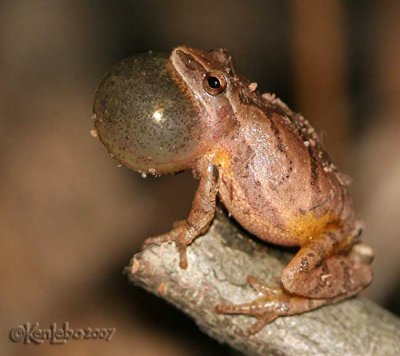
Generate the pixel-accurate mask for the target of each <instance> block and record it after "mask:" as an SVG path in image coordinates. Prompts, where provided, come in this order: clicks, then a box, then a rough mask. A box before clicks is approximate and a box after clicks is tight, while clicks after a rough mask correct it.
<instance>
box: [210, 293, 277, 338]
mask: <svg viewBox="0 0 400 356" xmlns="http://www.w3.org/2000/svg"><path fill="white" fill-rule="evenodd" d="M274 304H276V303H275V302H268V301H266V302H262V301H258V300H256V301H254V302H251V303H245V304H239V305H234V304H219V305H217V306H216V312H217V313H218V314H244V315H250V316H253V317H255V318H256V319H257V321H256V322H255V323H254V324H253V325H252V326H251V327H250V328H249V329H248V330H247V334H248V335H253V334H255V333H257V332H258V331H260V330H261V329H262V328H263V327H264V326H265V325H267V324H268V323H270V322H272V321H273V320H275V319H276V318H277V317H278V316H279V315H280V314H279V313H278V312H277V308H276V306H275V305H274Z"/></svg>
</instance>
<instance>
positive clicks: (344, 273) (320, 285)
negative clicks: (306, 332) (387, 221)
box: [281, 232, 373, 299]
mask: <svg viewBox="0 0 400 356" xmlns="http://www.w3.org/2000/svg"><path fill="white" fill-rule="evenodd" d="M337 241H338V238H337V236H335V232H330V233H327V234H326V235H324V236H322V237H321V238H318V239H315V240H312V241H311V242H309V243H307V244H306V245H304V246H303V247H301V249H300V250H299V252H298V253H297V254H296V255H295V256H294V257H293V259H292V260H291V261H290V262H289V263H288V265H287V266H286V268H285V269H284V271H283V272H282V275H281V281H282V285H283V287H284V289H285V290H286V291H288V292H289V293H291V294H295V295H298V296H302V297H307V298H324V299H325V298H334V297H336V296H340V295H346V296H347V297H348V296H351V295H354V294H356V293H358V292H359V291H360V290H362V289H364V288H365V287H366V286H368V285H369V284H370V283H371V281H372V270H371V267H370V263H371V262H372V258H373V252H372V249H371V248H370V247H368V246H366V245H363V244H356V245H354V246H351V240H350V242H349V243H348V244H347V245H346V244H343V243H339V244H338V242H337ZM340 245H341V246H340ZM339 246H340V247H339ZM349 250H350V251H349Z"/></svg>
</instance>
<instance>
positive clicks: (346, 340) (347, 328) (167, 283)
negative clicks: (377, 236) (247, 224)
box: [127, 212, 400, 355]
mask: <svg viewBox="0 0 400 356" xmlns="http://www.w3.org/2000/svg"><path fill="white" fill-rule="evenodd" d="M291 256H292V255H291V253H290V252H288V251H283V250H282V249H279V248H277V247H271V246H268V247H266V245H265V244H262V243H260V242H257V241H255V240H254V239H252V238H250V237H249V236H248V235H247V233H246V232H245V231H243V230H241V229H240V228H238V227H237V226H236V225H235V224H234V223H233V222H232V221H231V220H230V219H228V218H227V217H225V216H224V215H223V214H222V213H221V212H219V213H218V214H217V216H216V218H215V219H214V222H213V225H212V226H211V228H210V230H209V231H208V232H207V233H206V234H205V235H203V236H201V237H199V238H197V239H196V240H195V242H194V243H193V244H192V245H191V246H190V247H189V248H188V261H189V267H188V268H187V269H186V270H183V269H181V268H179V266H178V263H179V261H178V253H177V250H176V247H175V246H174V244H163V245H161V246H149V247H148V248H147V249H145V250H144V251H142V252H140V253H138V254H136V255H135V256H134V257H133V258H132V261H131V265H130V266H129V267H127V272H128V276H129V279H130V280H131V281H133V282H134V283H135V284H137V285H139V286H141V287H143V288H145V289H147V290H148V291H150V292H152V293H154V294H156V295H158V296H159V297H161V298H164V299H165V300H167V301H169V302H170V303H172V304H173V305H175V306H176V307H177V308H179V309H181V310H182V311H183V312H185V313H187V314H188V315H190V316H191V317H192V318H193V319H194V320H195V322H196V323H197V325H198V326H199V327H200V329H202V330H203V331H204V332H205V333H207V334H208V335H209V336H211V337H213V338H215V339H216V340H218V341H220V342H222V343H226V344H228V345H230V346H231V347H232V348H234V349H236V350H238V351H240V352H242V353H244V354H248V355H316V354H320V355H400V320H399V319H397V318H396V317H395V316H394V315H392V314H390V313H389V312H388V311H386V310H384V309H383V308H381V307H379V306H378V305H376V304H374V303H373V302H371V301H368V300H366V299H363V298H360V297H357V298H352V299H350V300H346V301H344V302H340V303H338V304H334V305H328V306H325V307H322V308H320V309H317V310H314V311H312V312H308V313H305V314H301V315H295V316H290V317H281V318H278V319H277V320H276V321H274V322H272V323H271V324H269V325H267V326H266V327H265V328H264V329H263V330H261V331H260V332H259V333H258V334H256V335H253V336H250V337H249V336H246V330H247V329H248V328H249V327H250V326H251V325H252V324H253V323H254V322H255V319H254V318H252V317H249V316H244V315H239V316H232V315H218V314H216V313H215V311H214V308H215V306H216V305H217V304H219V303H227V302H230V303H235V304H237V303H244V302H247V301H251V300H253V299H254V298H255V297H256V293H255V292H254V290H252V289H251V288H250V287H249V286H248V285H247V284H246V277H247V276H248V275H249V274H252V275H254V276H257V277H259V278H260V279H262V280H264V281H266V282H267V283H270V284H278V283H279V275H280V272H281V271H282V269H283V267H284V266H285V265H286V263H287V261H288V260H289V259H290V257H291Z"/></svg>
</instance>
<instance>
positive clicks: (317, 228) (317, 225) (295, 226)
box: [287, 212, 340, 245]
mask: <svg viewBox="0 0 400 356" xmlns="http://www.w3.org/2000/svg"><path fill="white" fill-rule="evenodd" d="M338 227H340V222H339V221H338V219H336V218H335V217H334V216H332V215H331V214H325V215H322V216H320V217H316V216H315V215H314V214H313V213H311V212H308V213H306V214H304V215H297V216H296V217H293V218H291V219H289V223H288V225H287V229H288V230H289V231H290V232H291V234H293V236H296V237H297V238H298V239H299V242H300V243H301V244H302V245H303V244H306V243H307V242H308V241H312V240H313V239H316V238H319V237H321V236H322V235H323V234H324V233H326V232H328V231H332V230H335V229H337V228H338Z"/></svg>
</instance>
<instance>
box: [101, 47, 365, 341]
mask: <svg viewBox="0 0 400 356" xmlns="http://www.w3.org/2000/svg"><path fill="white" fill-rule="evenodd" d="M94 123H95V127H96V130H97V133H98V136H99V138H100V140H101V141H102V142H103V143H104V145H105V146H106V147H107V149H108V150H109V152H110V153H111V154H112V155H113V156H114V157H115V158H116V159H117V160H118V161H119V162H120V163H121V164H124V165H126V166H127V167H129V168H132V169H134V170H136V171H139V172H141V173H142V174H148V173H150V174H154V175H161V174H168V173H177V172H179V171H182V170H187V169H191V170H192V171H193V174H194V176H195V177H196V178H197V179H199V181H200V182H199V186H198V189H197V192H196V194H195V197H194V200H193V205H192V209H191V211H190V213H189V216H188V218H187V219H186V220H184V221H181V222H178V223H176V224H175V225H174V228H173V229H172V230H171V231H170V232H168V233H166V234H163V235H160V236H156V237H152V238H148V239H147V240H146V241H145V245H149V244H161V243H167V242H175V244H176V245H177V247H178V251H179V254H180V267H181V268H186V267H187V264H188V263H187V258H186V248H187V246H188V245H190V244H191V243H192V242H193V240H194V239H195V238H197V237H198V236H199V235H201V234H203V233H204V232H206V231H207V229H208V228H209V226H210V224H211V222H212V220H213V218H214V214H215V209H216V199H217V197H218V198H219V199H220V201H221V202H222V203H223V205H224V206H225V207H226V209H227V210H228V212H229V213H230V214H231V215H232V216H233V217H234V218H235V219H236V220H237V221H238V222H239V224H240V225H242V226H243V227H244V228H245V229H246V230H248V231H249V232H251V233H252V234H254V235H255V236H257V237H258V238H260V239H262V240H264V241H268V242H271V243H274V244H278V245H283V246H298V247H300V248H299V251H298V252H297V254H296V255H295V256H294V257H293V258H292V260H291V261H290V262H289V263H288V265H287V266H286V268H285V269H284V271H283V272H282V275H281V289H279V290H278V289H276V288H271V287H269V286H267V285H265V284H264V283H262V281H259V280H257V279H256V278H255V277H252V276H250V277H249V278H248V282H249V284H250V285H251V286H252V287H253V288H254V289H255V290H256V291H258V292H259V293H261V295H262V296H261V297H260V298H258V299H256V300H255V301H253V302H250V303H247V304H244V305H219V306H217V308H216V310H217V312H219V313H229V314H248V315H252V316H254V317H256V318H257V319H258V320H257V322H256V323H255V325H254V326H253V327H252V328H251V330H250V332H251V333H254V332H257V331H258V330H260V329H261V328H262V327H263V326H264V325H265V324H267V323H268V322H270V321H272V320H274V319H275V318H276V317H278V316H283V315H292V314H297V313H302V312H305V311H308V310H312V309H315V308H317V307H320V306H322V305H324V304H329V303H333V302H337V301H339V300H342V299H345V298H348V297H350V296H352V295H355V294H357V293H358V292H360V291H361V290H363V289H364V288H365V287H366V286H367V285H368V284H369V283H370V282H371V281H372V271H371V268H370V263H371V262H372V258H373V251H372V250H371V248H369V247H368V246H366V245H363V244H360V243H359V242H360V239H359V238H360V234H361V224H360V222H359V221H358V220H357V218H356V215H355V213H354V210H353V207H352V203H351V198H350V196H349V193H348V190H347V188H346V183H347V182H346V180H345V179H344V175H342V174H341V173H340V172H338V170H337V169H336V167H335V166H334V164H333V163H332V160H331V159H330V157H329V156H328V154H327V153H326V151H325V150H324V148H323V147H322V145H321V142H320V140H319V137H318V135H317V134H316V132H315V130H314V129H313V128H312V126H311V125H310V124H309V122H308V121H307V120H305V119H304V118H303V117H302V116H301V115H299V114H296V113H294V112H292V111H291V110H290V109H289V108H288V107H287V106H286V105H285V104H284V103H283V102H282V101H280V100H279V99H278V98H276V97H275V96H274V95H271V94H261V93H259V92H258V91H257V89H256V84H255V83H250V82H249V81H248V80H247V79H245V78H243V77H241V76H240V75H239V74H238V73H237V72H236V70H235V68H234V67H233V64H232V59H231V56H230V55H229V54H228V53H227V52H226V51H225V50H223V49H218V50H212V51H208V52H203V51H200V50H196V49H192V48H189V47H186V46H180V47H177V48H175V49H174V50H173V51H172V53H171V54H170V55H169V56H167V55H164V54H160V53H152V52H149V53H146V54H141V55H137V56H134V57H131V58H128V59H125V60H123V61H122V62H120V63H118V64H116V65H115V66H114V67H113V68H112V70H111V72H110V73H109V74H108V75H107V76H106V78H105V79H104V80H103V82H102V83H101V85H100V87H99V88H98V90H97V92H96V96H95V102H94Z"/></svg>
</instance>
